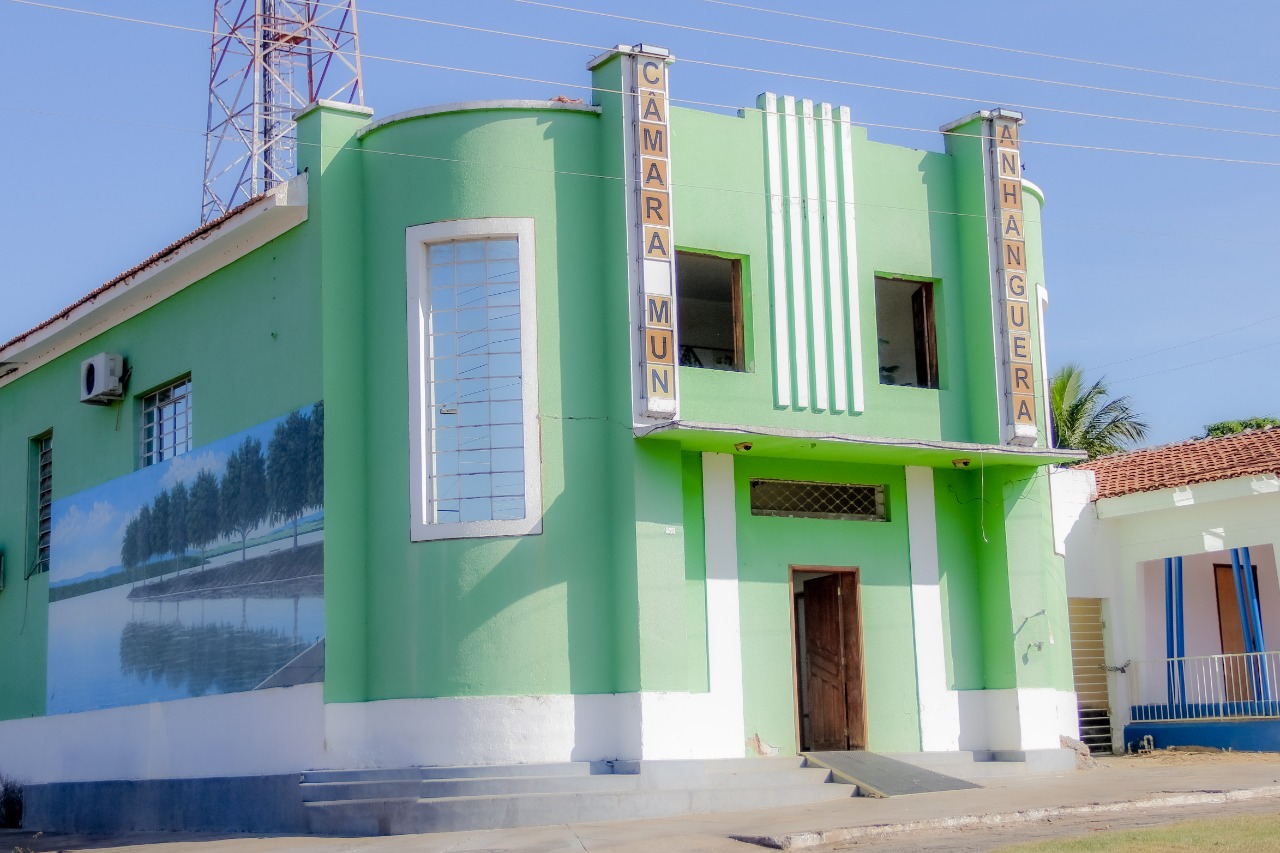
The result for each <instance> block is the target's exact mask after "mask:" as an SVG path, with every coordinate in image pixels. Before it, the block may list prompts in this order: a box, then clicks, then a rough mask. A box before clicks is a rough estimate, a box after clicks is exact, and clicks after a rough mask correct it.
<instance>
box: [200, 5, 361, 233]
mask: <svg viewBox="0 0 1280 853" xmlns="http://www.w3.org/2000/svg"><path fill="white" fill-rule="evenodd" d="M321 99H324V100H331V101H342V102H345V103H350V104H360V105H361V106H363V105H364V86H363V84H362V83H361V79H360V36H359V34H358V31H357V29H356V3H355V0H328V1H327V2H321V0H214V4H213V47H212V49H211V50H210V60H209V125H208V131H207V132H206V135H205V158H204V201H203V204H202V208H201V213H200V221H201V222H202V223H203V222H208V221H210V220H212V219H216V218H218V217H219V216H221V215H222V214H224V213H226V212H227V211H228V210H230V209H232V208H233V207H235V206H236V205H238V204H242V203H243V202H245V201H248V200H249V199H251V198H254V197H255V196H258V195H260V194H262V193H264V192H266V191H267V190H269V189H271V188H272V187H274V186H275V185H277V184H279V183H282V182H284V181H287V180H289V179H290V178H291V177H293V175H294V174H295V170H296V164H297V158H296V154H297V139H296V135H295V128H294V122H293V116H294V113H296V112H297V111H298V110H300V109H301V108H303V107H305V106H306V105H307V104H309V103H311V102H312V101H316V100H321Z"/></svg>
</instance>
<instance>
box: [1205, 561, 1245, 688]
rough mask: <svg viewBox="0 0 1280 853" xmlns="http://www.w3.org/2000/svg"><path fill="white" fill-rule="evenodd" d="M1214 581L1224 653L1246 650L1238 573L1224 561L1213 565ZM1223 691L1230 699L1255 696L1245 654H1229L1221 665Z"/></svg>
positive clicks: (1219, 629)
mask: <svg viewBox="0 0 1280 853" xmlns="http://www.w3.org/2000/svg"><path fill="white" fill-rule="evenodd" d="M1246 571H1248V570H1247V569H1246ZM1213 583H1214V587H1215V588H1216V589H1217V592H1218V635H1219V636H1220V637H1221V638H1222V653H1223V654H1224V655H1242V654H1244V652H1245V645H1244V625H1243V624H1242V623H1241V621H1240V599H1239V598H1238V597H1237V595H1239V593H1237V592H1236V578H1235V572H1234V571H1233V570H1232V568H1231V566H1227V565H1224V564H1222V563H1214V565H1213ZM1222 676H1223V682H1224V684H1223V691H1224V693H1225V695H1226V699H1227V701H1228V702H1247V701H1249V700H1250V699H1252V698H1253V685H1252V684H1251V683H1250V681H1251V680H1250V678H1249V665H1248V663H1246V659H1245V658H1243V657H1229V658H1225V659H1224V660H1223V664H1222Z"/></svg>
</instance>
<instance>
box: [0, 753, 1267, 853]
mask: <svg viewBox="0 0 1280 853" xmlns="http://www.w3.org/2000/svg"><path fill="white" fill-rule="evenodd" d="M1245 758H1246V757H1245V756H1232V755H1231V754H1224V755H1220V756H1211V757H1208V756H1206V757H1203V758H1201V759H1199V760H1195V761H1191V762H1189V763H1186V764H1170V763H1168V762H1165V761H1160V760H1157V759H1142V758H1114V759H1103V766H1102V767H1100V768H1098V769H1094V770H1081V771H1076V772H1072V773H1060V774H1054V775H1047V776H1022V777H1011V778H1005V779H993V780H990V781H988V782H986V783H985V787H983V788H978V789H972V790H964V791H946V792H942V793H936V794H916V795H912V796H903V797H894V798H890V799H880V800H877V799H870V798H863V797H851V798H850V799H848V800H837V801H834V802H827V803H821V804H816V805H810V806H797V807H790V808H782V809H769V810H761V811H754V812H738V813H732V814H711V815H688V816H684V817H675V818H660V819H652V820H636V821H617V822H611V823H584V824H572V825H560V826H547V827H534V828H528V829H503V830H491V831H483V832H451V833H438V834H429V835H399V836H388V837H377V838H324V837H315V836H290V837H256V836H245V835H233V836H209V835H197V834H185V833H138V834H129V835H120V836H114V837H109V838H106V837H91V836H70V835H61V836H59V835H49V836H39V837H34V838H33V837H32V833H31V832H22V831H0V851H4V853H9V851H10V850H13V849H18V850H22V851H31V853H45V851H55V850H95V849H96V850H107V849H110V850H135V849H136V850H139V851H141V850H143V849H145V850H146V851H148V853H169V851H177V850H184V851H185V850H190V851H196V853H267V851H271V853H276V852H277V851H302V850H306V851H311V850H314V851H397V850H414V851H428V853H445V851H448V853H463V851H482V850H484V851H513V853H516V851H518V853H543V851H547V853H551V851H570V850H574V851H582V850H593V851H594V850H616V851H637V853H638V851H649V850H658V849H660V850H668V851H690V853H717V851H738V853H744V851H746V853H749V851H750V850H752V849H756V850H759V849H764V848H768V847H772V848H775V849H776V848H781V849H805V848H811V847H817V846H821V845H828V844H835V843H839V842H842V841H850V840H853V839H856V838H862V837H868V836H884V835H889V834H894V833H909V832H913V831H922V830H930V829H939V828H944V827H963V826H976V825H1009V824H1014V823H1017V822H1019V821H1033V820H1039V819H1042V818H1044V817H1051V816H1053V815H1071V814H1087V813H1099V812H1108V811H1110V812H1119V811H1133V810H1140V809H1161V808H1163V809H1168V808H1170V807H1176V806H1182V805H1185V806H1192V805H1197V804H1212V803H1225V802H1232V801H1237V800H1244V799H1253V798H1259V797H1275V798H1277V802H1278V804H1280V754H1277V755H1276V756H1274V758H1272V757H1270V756H1268V757H1266V758H1265V759H1263V760H1258V757H1256V756H1250V757H1249V758H1251V760H1243V759H1245ZM747 839H750V840H752V841H754V845H753V844H750V843H747ZM755 845H761V846H755Z"/></svg>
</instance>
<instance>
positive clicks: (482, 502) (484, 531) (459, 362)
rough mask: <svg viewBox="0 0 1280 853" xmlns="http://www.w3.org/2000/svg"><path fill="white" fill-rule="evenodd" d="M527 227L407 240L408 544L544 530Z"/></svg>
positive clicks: (484, 225)
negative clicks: (410, 539)
mask: <svg viewBox="0 0 1280 853" xmlns="http://www.w3.org/2000/svg"><path fill="white" fill-rule="evenodd" d="M533 250H534V243H533V220H532V219H465V220H455V221H451V222H436V223H431V224H428V225H415V226H413V227H411V228H409V229H407V231H406V247H405V264H406V278H407V283H408V309H409V311H408V317H409V327H408V332H409V470H410V507H411V511H412V518H411V525H410V530H411V536H412V538H413V539H414V540H415V541H421V540H430V539H458V538H463V537H473V536H521V535H526V534H532V533H541V532H542V452H541V435H540V430H539V425H538V369H537V367H538V335H537V332H538V330H537V315H536V310H535V309H536V302H535V294H536V290H535V286H534V269H533V268H534V251H533Z"/></svg>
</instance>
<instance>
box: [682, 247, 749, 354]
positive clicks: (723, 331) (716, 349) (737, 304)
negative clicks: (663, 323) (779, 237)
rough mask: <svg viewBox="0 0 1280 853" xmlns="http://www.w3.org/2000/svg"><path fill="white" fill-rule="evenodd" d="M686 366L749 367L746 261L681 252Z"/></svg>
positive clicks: (683, 347)
mask: <svg viewBox="0 0 1280 853" xmlns="http://www.w3.org/2000/svg"><path fill="white" fill-rule="evenodd" d="M676 270H677V273H676V274H677V276H678V277H679V283H678V287H677V288H676V313H677V315H678V320H677V322H678V324H679V327H678V329H677V334H678V336H679V343H680V366H681V367H706V368H710V369H712V370H737V371H741V370H744V369H745V367H744V358H743V325H742V262H741V261H740V260H738V259H736V258H719V257H715V256H713V255H699V254H697V253H695V252H676Z"/></svg>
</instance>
